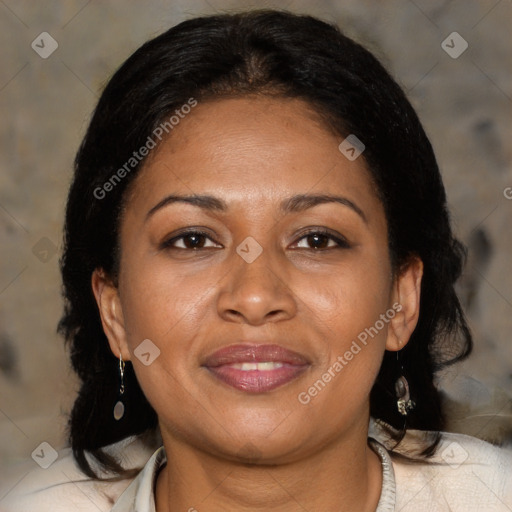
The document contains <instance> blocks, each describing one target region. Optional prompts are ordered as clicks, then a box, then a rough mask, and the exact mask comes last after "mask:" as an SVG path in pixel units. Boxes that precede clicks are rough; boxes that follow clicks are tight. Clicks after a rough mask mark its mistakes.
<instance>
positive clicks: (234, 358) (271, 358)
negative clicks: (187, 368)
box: [202, 345, 310, 393]
mask: <svg viewBox="0 0 512 512" xmlns="http://www.w3.org/2000/svg"><path fill="white" fill-rule="evenodd" d="M264 362H274V363H280V364H281V365H282V366H281V367H279V368H273V369H268V370H258V369H255V370H241V369H238V368H234V367H233V365H236V364H242V363H264ZM309 365H310V363H309V361H308V360H307V359H306V358H305V357H304V356H302V355H300V354H298V353H297V352H293V351H291V350H288V349H285V348H284V347H281V346H279V345H230V346H228V347H224V348H222V349H220V350H217V351H216V352H214V353H213V354H211V355H210V356H208V357H207V358H206V360H205V362H204V363H203V365H202V366H204V367H206V368H207V369H208V370H209V371H210V373H211V374H212V375H214V376H215V377H216V378H218V379H220V380H221V381H223V382H224V383H226V384H228V385H229V386H232V387H234V388H236V389H239V390H241V391H246V392H249V393H263V392H266V391H271V390H273V389H275V388H277V387H279V386H282V385H283V384H286V383H287V382H290V381H291V380H293V379H295V378H297V377H298V376H299V375H300V374H301V373H302V372H304V371H305V370H306V369H307V368H308V367H309Z"/></svg>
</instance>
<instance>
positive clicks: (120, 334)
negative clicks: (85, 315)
mask: <svg viewBox="0 0 512 512" xmlns="http://www.w3.org/2000/svg"><path fill="white" fill-rule="evenodd" d="M91 286H92V291H93V293H94V297H95V299H96V304H97V305H98V309H99V312H100V317H101V323H102V325H103V331H104V332H105V335H106V336H107V339H108V343H109V345H110V350H111V351H112V353H113V354H114V355H115V356H116V357H117V358H119V354H121V355H122V357H123V359H124V360H125V361H129V360H130V351H129V350H128V344H127V342H126V330H125V326H124V317H123V309H122V306H121V301H120V298H119V291H118V289H117V287H116V286H115V285H114V284H113V282H112V280H111V279H110V278H109V277H107V276H106V274H105V272H104V271H103V269H100V268H97V269H95V270H94V272H93V273H92V277H91Z"/></svg>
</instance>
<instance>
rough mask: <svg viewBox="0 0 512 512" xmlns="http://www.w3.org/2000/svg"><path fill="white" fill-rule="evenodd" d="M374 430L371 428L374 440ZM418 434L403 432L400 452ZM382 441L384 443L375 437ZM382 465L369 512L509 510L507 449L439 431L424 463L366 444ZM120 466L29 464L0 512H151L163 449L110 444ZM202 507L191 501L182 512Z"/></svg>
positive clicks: (1, 496)
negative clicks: (107, 469)
mask: <svg viewBox="0 0 512 512" xmlns="http://www.w3.org/2000/svg"><path fill="white" fill-rule="evenodd" d="M377 434H378V432H376V431H375V430H370V435H372V437H374V438H377V437H378V435H377ZM420 434H421V433H419V432H417V431H416V432H415V431H411V432H409V433H408V434H407V436H406V439H405V442H403V446H404V447H406V448H407V447H410V446H413V445H414V443H415V442H416V441H417V439H418V436H419V435H420ZM379 441H381V442H382V443H385V440H384V439H379ZM370 445H371V447H372V448H373V449H374V450H375V451H376V453H378V454H379V456H380V458H381V461H382V467H383V488H382V493H381V499H380V502H379V506H378V509H377V511H376V512H392V511H394V512H445V511H446V512H512V451H509V450H506V449H502V448H497V447H495V446H492V445H490V444H488V443H485V442H483V441H480V440H478V439H475V438H473V437H468V436H464V435H461V434H443V440H442V442H441V444H440V446H439V448H438V450H437V455H436V456H434V458H433V459H429V462H428V463H419V464H418V463H414V464H411V463H407V462H404V461H402V460H398V459H391V458H390V457H389V454H388V452H387V450H386V449H385V448H384V445H383V444H381V443H379V442H376V441H374V440H373V439H370ZM108 449H109V451H112V452H113V453H122V460H123V462H124V466H125V467H127V468H128V467H143V469H142V471H140V472H139V473H138V475H137V476H136V477H135V478H134V479H132V480H123V481H121V482H116V483H110V482H98V481H95V480H91V479H89V478H87V477H86V476H85V475H83V473H81V471H80V470H79V468H78V466H77V465H76V463H75V462H74V459H73V457H72V454H71V451H70V449H65V450H63V451H61V452H59V454H58V458H57V459H56V460H55V462H53V463H52V464H51V465H50V466H49V467H48V468H47V469H43V468H41V467H38V466H37V465H36V464H35V462H33V461H32V460H30V463H31V464H30V465H29V467H23V468H19V470H20V471H18V472H17V475H15V476H13V478H12V479H11V480H10V481H9V482H2V483H1V484H0V512H70V511H76V512H98V511H102V512H106V511H110V510H111V511H112V512H154V511H155V505H154V494H153V489H154V481H155V479H156V476H157V472H158V469H159V468H160V467H161V466H162V465H163V464H165V462H166V456H165V451H164V449H163V447H161V448H159V449H158V450H156V451H155V452H152V450H148V448H147V447H145V446H144V444H143V443H142V442H141V441H140V439H138V438H137V437H131V438H128V439H125V440H123V441H121V442H119V443H116V444H115V445H111V446H110V447H109V448H108ZM195 510H196V511H198V512H201V511H202V510H207V509H206V508H205V507H204V505H203V506H201V504H200V503H191V504H190V508H189V511H190V512H194V511H195Z"/></svg>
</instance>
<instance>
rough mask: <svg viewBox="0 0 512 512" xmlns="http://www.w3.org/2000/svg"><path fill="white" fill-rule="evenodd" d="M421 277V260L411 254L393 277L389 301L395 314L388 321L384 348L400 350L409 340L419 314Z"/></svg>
mask: <svg viewBox="0 0 512 512" xmlns="http://www.w3.org/2000/svg"><path fill="white" fill-rule="evenodd" d="M422 277H423V261H421V259H420V258H419V257H417V256H413V257H411V259H410V260H409V262H408V263H407V265H406V266H405V267H403V268H402V269H401V271H400V273H399V274H398V275H397V276H396V278H395V281H394V283H393V291H392V294H391V303H392V304H393V309H394V310H395V311H396V314H395V316H394V317H393V318H392V319H391V320H390V322H389V328H388V338H387V340H386V350H390V351H398V350H401V349H402V348H404V346H405V345H406V344H407V343H408V342H409V339H410V337H411V335H412V333H413V331H414V329H415V327H416V324H417V323H418V318H419V315H420V293H421V278H422Z"/></svg>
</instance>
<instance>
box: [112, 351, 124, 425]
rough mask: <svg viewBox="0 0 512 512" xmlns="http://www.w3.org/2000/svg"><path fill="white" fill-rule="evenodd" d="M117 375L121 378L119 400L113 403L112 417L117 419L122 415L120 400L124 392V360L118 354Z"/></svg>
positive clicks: (122, 409) (122, 407)
mask: <svg viewBox="0 0 512 512" xmlns="http://www.w3.org/2000/svg"><path fill="white" fill-rule="evenodd" d="M119 376H120V379H121V386H120V387H119V400H118V401H117V402H116V405H114V419H115V420H116V421H119V420H120V419H121V418H122V417H123V416H124V403H123V401H122V400H121V397H122V395H123V394H124V361H123V356H121V354H119Z"/></svg>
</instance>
